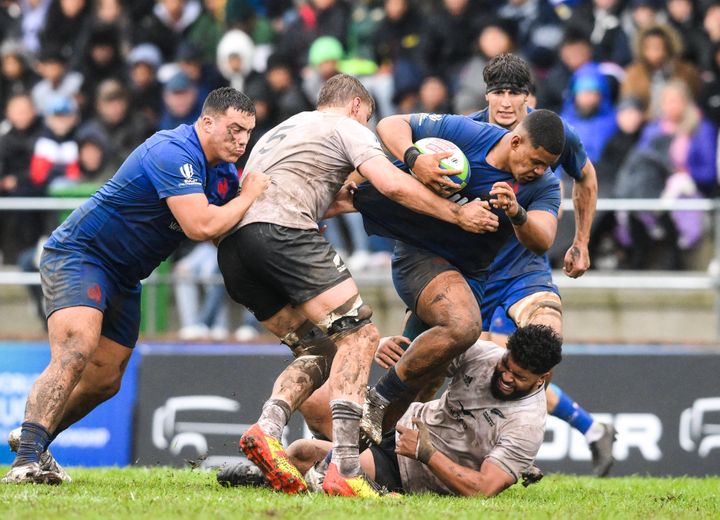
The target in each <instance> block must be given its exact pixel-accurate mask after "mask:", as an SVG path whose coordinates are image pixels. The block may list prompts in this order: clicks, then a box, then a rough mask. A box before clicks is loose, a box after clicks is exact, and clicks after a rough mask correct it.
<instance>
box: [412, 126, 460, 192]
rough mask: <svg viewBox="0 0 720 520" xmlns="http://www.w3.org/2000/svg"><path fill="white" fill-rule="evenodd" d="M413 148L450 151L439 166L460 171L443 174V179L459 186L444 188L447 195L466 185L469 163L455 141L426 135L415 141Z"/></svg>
mask: <svg viewBox="0 0 720 520" xmlns="http://www.w3.org/2000/svg"><path fill="white" fill-rule="evenodd" d="M415 148H417V149H418V151H419V152H420V153H441V152H452V155H451V156H450V157H447V158H445V159H442V160H441V161H440V164H439V166H440V168H441V169H444V170H460V173H457V174H453V175H445V176H444V177H445V179H447V180H450V181H452V182H454V183H455V184H459V185H460V188H457V189H452V188H445V194H446V196H447V197H449V196H450V195H453V194H455V193H457V192H458V191H460V190H462V189H463V188H464V187H465V186H467V183H468V181H469V180H470V163H469V162H468V160H467V157H465V154H464V153H463V152H462V150H461V149H460V148H458V147H457V146H456V145H455V143H451V142H450V141H447V140H445V139H440V138H439V137H426V138H424V139H420V140H419V141H416V142H415Z"/></svg>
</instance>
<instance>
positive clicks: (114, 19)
mask: <svg viewBox="0 0 720 520" xmlns="http://www.w3.org/2000/svg"><path fill="white" fill-rule="evenodd" d="M127 3H128V2H125V5H124V3H123V2H121V0H95V1H94V2H93V12H92V17H91V26H92V27H114V28H115V29H116V30H117V34H118V43H119V50H120V53H119V54H120V55H121V56H125V55H127V53H128V51H129V50H130V47H131V36H132V24H131V21H130V17H129V15H128V12H127V5H126V4H127Z"/></svg>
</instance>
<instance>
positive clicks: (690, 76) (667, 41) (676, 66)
mask: <svg viewBox="0 0 720 520" xmlns="http://www.w3.org/2000/svg"><path fill="white" fill-rule="evenodd" d="M681 47H682V42H681V41H680V37H679V36H678V34H677V32H675V30H674V29H672V28H671V27H669V26H667V25H655V26H652V27H650V28H648V29H645V30H643V31H641V32H640V33H639V34H638V35H637V38H636V41H635V60H634V61H633V63H632V64H630V65H629V66H628V67H627V69H625V72H626V76H625V80H624V81H623V84H622V86H621V94H622V96H632V97H637V98H640V99H641V100H642V102H643V103H645V104H646V105H648V106H649V105H650V104H651V103H654V102H655V100H656V98H657V97H658V95H659V93H660V91H661V90H662V89H663V87H664V86H665V84H666V83H667V82H668V81H669V80H671V79H680V80H682V81H684V82H685V83H686V84H687V85H688V87H690V89H691V91H692V93H693V95H694V96H697V95H698V93H699V90H700V77H699V74H698V71H697V69H696V68H695V67H694V66H693V65H692V64H690V63H688V62H686V61H684V60H683V59H682V58H680V54H681V52H682V48H681Z"/></svg>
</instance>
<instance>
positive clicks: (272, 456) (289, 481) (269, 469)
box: [240, 424, 307, 495]
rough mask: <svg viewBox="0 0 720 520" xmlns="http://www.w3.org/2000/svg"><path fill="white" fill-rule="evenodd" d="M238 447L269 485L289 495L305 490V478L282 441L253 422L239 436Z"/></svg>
mask: <svg viewBox="0 0 720 520" xmlns="http://www.w3.org/2000/svg"><path fill="white" fill-rule="evenodd" d="M240 449H241V450H242V452H243V453H244V454H245V456H246V457H247V458H248V459H250V461H251V462H252V463H253V464H255V465H256V466H257V467H258V468H260V471H262V473H263V475H265V478H266V479H267V481H268V482H270V485H271V486H272V487H273V488H274V489H277V490H278V491H283V492H285V493H288V494H290V495H292V494H295V493H300V492H301V491H307V484H306V483H305V479H304V478H303V476H302V475H301V474H300V471H299V470H298V469H297V468H296V467H295V466H293V464H292V463H291V462H290V459H288V456H287V453H285V449H284V448H283V445H282V443H281V442H280V441H279V440H278V439H276V438H275V437H273V436H271V435H267V434H266V433H264V432H263V431H262V430H261V429H260V426H258V425H257V424H253V425H252V426H251V427H250V428H249V429H248V430H247V431H246V432H245V433H244V434H243V436H242V437H241V438H240Z"/></svg>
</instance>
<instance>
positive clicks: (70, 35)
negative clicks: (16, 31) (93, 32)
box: [40, 0, 91, 67]
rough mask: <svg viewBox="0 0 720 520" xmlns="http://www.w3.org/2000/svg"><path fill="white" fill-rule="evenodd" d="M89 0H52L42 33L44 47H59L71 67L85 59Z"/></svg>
mask: <svg viewBox="0 0 720 520" xmlns="http://www.w3.org/2000/svg"><path fill="white" fill-rule="evenodd" d="M90 14H91V4H90V1H89V0H52V2H51V3H50V7H48V11H47V16H46V17H45V26H44V29H43V30H42V32H41V33H40V46H41V48H42V49H46V48H52V49H59V50H60V52H61V53H62V55H63V56H65V58H66V59H67V60H68V62H69V64H70V66H71V67H76V66H78V65H80V64H81V63H82V60H83V56H84V53H83V44H84V43H85V41H87V37H88V31H89V30H90Z"/></svg>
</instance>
